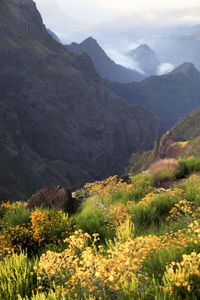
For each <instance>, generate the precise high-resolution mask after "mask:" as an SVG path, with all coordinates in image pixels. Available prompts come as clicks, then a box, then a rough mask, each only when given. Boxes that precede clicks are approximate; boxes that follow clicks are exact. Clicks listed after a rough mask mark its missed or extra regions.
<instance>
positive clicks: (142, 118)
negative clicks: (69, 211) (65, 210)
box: [0, 0, 164, 201]
mask: <svg viewBox="0 0 200 300" xmlns="http://www.w3.org/2000/svg"><path fill="white" fill-rule="evenodd" d="M0 20H1V21H0V22H1V26H0V200H1V201H4V200H16V199H26V198H27V197H29V196H30V195H31V193H33V192H35V191H36V190H37V189H39V188H41V187H43V186H55V185H64V186H67V187H69V188H71V189H74V188H76V187H78V186H81V185H83V184H84V183H85V182H87V181H90V180H96V179H102V178H105V177H107V176H109V175H111V174H120V173H121V172H122V170H123V169H124V167H125V166H126V165H127V163H128V160H129V157H130V155H131V153H132V152H135V151H138V150H142V149H149V148H151V147H152V145H153V141H154V139H155V138H156V137H158V136H160V135H161V134H162V132H163V130H164V128H163V126H162V125H161V123H160V121H159V120H158V119H157V118H156V117H155V116H154V115H153V114H152V113H151V112H150V111H149V110H148V109H145V108H144V107H141V106H138V105H136V106H133V105H130V104H128V103H127V102H125V101H124V100H122V99H120V98H119V97H117V96H116V95H115V94H114V93H113V92H112V91H110V89H109V88H108V87H107V85H106V84H105V80H103V79H102V78H101V77H100V76H99V74H98V73H97V72H96V70H95V68H94V65H93V63H92V61H91V59H90V58H89V57H88V55H86V54H81V55H75V54H72V53H70V52H68V50H67V49H66V47H64V46H63V45H62V44H60V43H58V42H56V41H55V40H54V39H53V38H52V37H51V35H49V34H48V32H47V30H46V28H45V26H44V25H43V22H42V19H41V17H40V14H39V12H38V11H37V9H36V6H35V3H34V2H33V1H32V0H12V1H8V0H1V1H0ZM124 72H125V71H124ZM127 72H128V71H127ZM122 73H123V72H122Z"/></svg>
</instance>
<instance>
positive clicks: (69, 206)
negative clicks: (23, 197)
mask: <svg viewBox="0 0 200 300" xmlns="http://www.w3.org/2000/svg"><path fill="white" fill-rule="evenodd" d="M26 207H27V208H34V207H48V208H53V207H54V208H56V209H62V210H63V211H64V212H68V213H72V212H73V211H74V208H73V199H72V195H71V192H70V191H69V190H68V189H66V188H64V187H60V186H57V187H56V188H43V189H41V190H39V191H38V192H37V193H35V194H33V195H32V197H31V198H30V199H28V201H27V205H26Z"/></svg>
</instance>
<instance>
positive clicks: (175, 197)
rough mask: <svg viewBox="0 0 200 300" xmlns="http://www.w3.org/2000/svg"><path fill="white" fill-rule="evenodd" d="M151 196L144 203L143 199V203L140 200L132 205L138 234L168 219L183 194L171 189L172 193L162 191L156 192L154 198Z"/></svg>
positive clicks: (131, 210) (131, 209)
mask: <svg viewBox="0 0 200 300" xmlns="http://www.w3.org/2000/svg"><path fill="white" fill-rule="evenodd" d="M149 198H150V199H149V200H148V195H147V196H146V199H145V202H144V203H142V201H143V200H142V201H141V204H140V202H139V203H138V204H135V205H132V206H131V207H130V212H131V214H132V215H133V217H132V220H133V222H134V224H135V230H136V233H137V234H142V233H144V232H146V231H147V230H149V228H150V227H151V226H156V227H158V226H159V225H160V224H161V223H162V222H163V220H165V219H166V217H167V216H168V214H169V211H170V210H171V209H172V207H173V206H174V204H175V203H177V202H178V201H179V200H180V198H181V195H180V192H179V191H178V190H177V192H176V191H171V192H170V193H166V192H161V193H158V194H157V195H156V194H155V195H153V198H152V200H151V196H149ZM148 201H149V202H148Z"/></svg>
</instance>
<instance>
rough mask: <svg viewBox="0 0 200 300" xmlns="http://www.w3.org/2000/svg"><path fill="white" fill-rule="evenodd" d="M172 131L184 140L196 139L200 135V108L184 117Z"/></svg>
mask: <svg viewBox="0 0 200 300" xmlns="http://www.w3.org/2000/svg"><path fill="white" fill-rule="evenodd" d="M172 133H173V134H174V135H175V136H176V137H181V138H182V139H184V140H191V139H195V138H197V137H199V136H200V108H197V109H195V110H193V111H192V112H191V113H189V114H188V115H187V116H185V117H183V118H182V119H181V120H180V121H179V122H178V124H177V125H176V126H175V127H174V128H173V130H172Z"/></svg>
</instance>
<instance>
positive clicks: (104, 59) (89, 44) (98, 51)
mask: <svg viewBox="0 0 200 300" xmlns="http://www.w3.org/2000/svg"><path fill="white" fill-rule="evenodd" d="M66 48H67V49H68V50H69V51H70V52H73V53H76V54H83V53H87V54H88V55H89V57H90V58H91V59H92V62H93V64H94V66H95V68H96V70H97V71H98V72H99V74H100V75H101V76H102V77H103V78H106V79H109V80H111V81H116V82H123V83H127V82H132V81H140V80H142V79H144V76H143V75H142V74H141V73H139V72H137V71H135V70H132V69H127V68H125V67H123V66H121V65H118V64H116V63H115V62H114V61H113V60H112V59H110V58H109V57H108V55H107V54H106V53H105V51H104V50H103V49H102V48H101V47H100V46H99V44H98V43H97V41H96V40H95V39H93V38H92V37H89V38H87V39H86V40H84V41H83V42H82V43H80V44H77V43H72V44H71V45H66Z"/></svg>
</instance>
